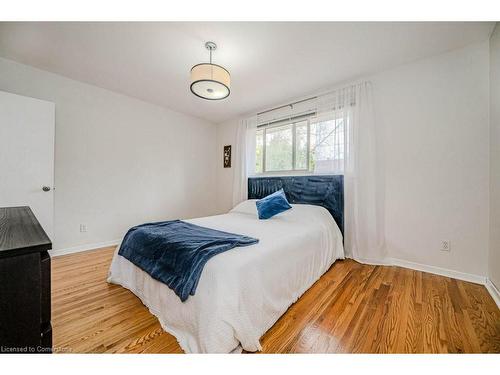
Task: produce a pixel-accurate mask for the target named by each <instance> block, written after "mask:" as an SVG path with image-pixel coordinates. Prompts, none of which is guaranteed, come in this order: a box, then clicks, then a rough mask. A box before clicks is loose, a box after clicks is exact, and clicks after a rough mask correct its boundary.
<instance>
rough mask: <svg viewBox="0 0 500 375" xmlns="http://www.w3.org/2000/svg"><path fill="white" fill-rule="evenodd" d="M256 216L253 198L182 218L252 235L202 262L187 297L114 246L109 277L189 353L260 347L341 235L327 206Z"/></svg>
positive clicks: (340, 253) (334, 251) (339, 252)
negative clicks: (214, 212) (193, 291)
mask: <svg viewBox="0 0 500 375" xmlns="http://www.w3.org/2000/svg"><path fill="white" fill-rule="evenodd" d="M292 207H293V208H292V209H290V210H288V211H286V212H284V213H281V214H279V215H277V216H275V217H273V218H271V219H268V220H259V219H258V218H257V211H256V208H255V201H252V200H249V201H245V202H243V203H241V204H240V205H238V206H237V207H235V208H234V209H233V210H231V211H230V212H229V213H228V214H225V215H218V216H210V217H203V218H197V219H192V220H186V221H188V222H191V223H194V224H197V225H201V226H204V227H207V228H212V229H219V230H223V231H227V232H232V233H238V234H243V235H247V236H252V237H255V238H258V239H259V240H260V241H259V243H258V244H256V245H252V246H247V247H238V248H235V249H232V250H229V251H227V252H225V253H222V254H219V255H217V256H215V257H213V258H212V259H210V260H209V261H208V263H207V264H206V266H205V268H204V270H203V273H202V275H201V279H200V281H199V284H198V288H197V290H196V294H195V295H194V296H190V297H189V299H188V300H187V301H186V302H184V303H183V302H181V300H180V299H179V297H178V296H177V295H176V294H175V293H174V292H173V291H172V290H171V289H169V288H168V287H167V286H166V285H165V284H162V283H161V282H159V281H156V280H154V279H153V278H151V277H150V276H149V275H148V274H147V273H146V272H144V271H142V270H141V269H139V268H138V267H136V266H135V265H133V264H132V263H131V262H129V261H128V260H127V259H125V258H123V257H122V256H120V255H118V254H117V253H115V255H114V258H113V261H112V263H111V267H110V270H109V277H108V282H110V283H115V284H119V285H122V286H123V287H125V288H127V289H129V290H131V291H132V292H133V293H134V294H135V295H136V296H137V297H139V298H140V299H141V300H142V302H143V303H144V304H145V305H146V306H147V307H148V308H149V310H150V311H151V313H152V314H154V315H155V316H156V317H158V320H159V321H160V324H161V326H162V327H163V329H164V330H165V331H167V332H169V333H171V334H172V335H174V336H175V337H176V338H177V340H178V342H179V344H180V346H181V347H182V349H183V350H184V351H185V352H187V353H229V352H233V351H238V350H241V348H243V349H245V350H247V351H258V350H260V349H261V346H260V343H259V339H260V337H261V336H262V335H263V334H264V333H265V332H266V331H267V330H268V329H269V328H271V326H272V325H273V324H274V323H275V322H276V321H277V320H278V319H279V317H280V316H281V315H283V313H284V312H285V311H286V310H287V309H288V307H289V306H290V305H291V304H292V303H294V302H295V301H296V300H297V299H298V298H299V297H300V296H301V295H302V294H303V293H304V292H305V291H306V290H307V289H308V288H309V287H310V286H311V285H312V284H313V283H314V282H315V281H316V280H318V279H319V278H320V276H321V275H322V274H323V273H325V272H326V271H327V270H328V269H329V267H330V266H331V265H332V263H333V262H334V261H335V260H336V259H341V258H344V249H343V246H342V235H341V233H340V230H339V228H338V226H337V224H336V223H335V221H334V220H333V218H332V216H331V215H330V213H329V212H328V211H327V210H326V209H324V208H322V207H317V206H311V205H292Z"/></svg>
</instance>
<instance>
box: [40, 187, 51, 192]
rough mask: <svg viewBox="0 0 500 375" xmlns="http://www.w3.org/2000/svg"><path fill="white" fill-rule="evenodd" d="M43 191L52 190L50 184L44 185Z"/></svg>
mask: <svg viewBox="0 0 500 375" xmlns="http://www.w3.org/2000/svg"><path fill="white" fill-rule="evenodd" d="M42 190H43V191H50V186H42Z"/></svg>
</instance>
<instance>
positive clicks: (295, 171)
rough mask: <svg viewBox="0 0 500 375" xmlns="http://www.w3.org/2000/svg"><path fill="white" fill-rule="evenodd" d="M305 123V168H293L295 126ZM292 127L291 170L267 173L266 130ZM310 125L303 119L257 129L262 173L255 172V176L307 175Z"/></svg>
mask: <svg viewBox="0 0 500 375" xmlns="http://www.w3.org/2000/svg"><path fill="white" fill-rule="evenodd" d="M306 121H307V143H306V147H307V153H306V168H295V166H296V162H297V144H296V142H297V139H296V138H297V136H296V131H297V124H298V123H301V122H306ZM288 125H292V169H282V170H279V171H268V170H266V137H267V130H268V129H273V128H278V127H283V126H288ZM309 125H310V118H303V119H300V120H294V121H289V122H280V123H279V124H276V125H264V126H261V129H259V128H257V131H260V130H262V172H256V173H255V175H273V174H274V175H276V174H292V173H297V172H298V173H307V172H309V157H310V155H309V148H310V134H309V129H310V127H309Z"/></svg>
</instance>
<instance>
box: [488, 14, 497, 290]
mask: <svg viewBox="0 0 500 375" xmlns="http://www.w3.org/2000/svg"><path fill="white" fill-rule="evenodd" d="M488 265H489V272H488V276H489V278H490V280H491V281H492V282H493V284H495V286H496V288H497V289H498V290H500V24H498V23H497V25H496V28H495V30H494V31H493V34H492V35H491V39H490V253H489V262H488Z"/></svg>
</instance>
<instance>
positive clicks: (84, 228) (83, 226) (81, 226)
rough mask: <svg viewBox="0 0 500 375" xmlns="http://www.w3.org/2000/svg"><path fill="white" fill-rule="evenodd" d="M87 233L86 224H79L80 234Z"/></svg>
mask: <svg viewBox="0 0 500 375" xmlns="http://www.w3.org/2000/svg"><path fill="white" fill-rule="evenodd" d="M85 232H87V224H80V233H85Z"/></svg>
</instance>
